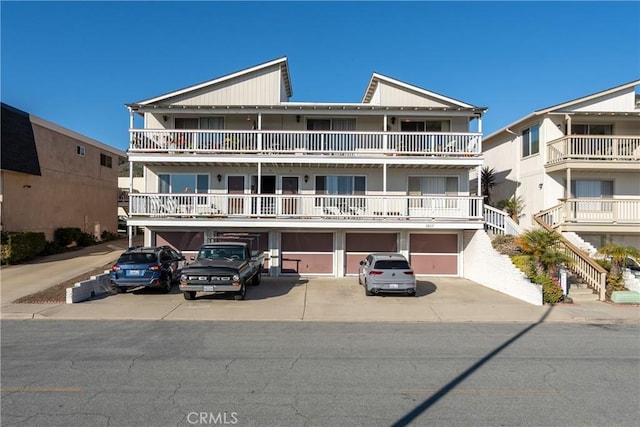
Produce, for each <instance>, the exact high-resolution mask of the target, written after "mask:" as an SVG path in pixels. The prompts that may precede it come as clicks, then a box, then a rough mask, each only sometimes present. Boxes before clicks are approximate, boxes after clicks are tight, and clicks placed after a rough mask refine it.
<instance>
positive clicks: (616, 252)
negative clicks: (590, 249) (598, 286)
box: [598, 243, 640, 275]
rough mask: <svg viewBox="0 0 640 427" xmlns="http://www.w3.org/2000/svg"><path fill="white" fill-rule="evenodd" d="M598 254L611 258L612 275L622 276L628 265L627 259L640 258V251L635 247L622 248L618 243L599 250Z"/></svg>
mask: <svg viewBox="0 0 640 427" xmlns="http://www.w3.org/2000/svg"><path fill="white" fill-rule="evenodd" d="M598 253H601V254H602V255H607V256H609V257H611V274H612V275H620V274H622V269H623V268H624V266H625V265H626V262H627V257H634V258H638V257H640V251H638V249H636V248H634V247H633V246H621V245H618V244H616V243H609V244H608V245H605V246H603V247H601V248H600V249H598Z"/></svg>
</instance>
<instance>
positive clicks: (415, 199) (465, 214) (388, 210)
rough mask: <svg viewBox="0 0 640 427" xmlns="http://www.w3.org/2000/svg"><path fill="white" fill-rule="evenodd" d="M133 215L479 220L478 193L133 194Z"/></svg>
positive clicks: (282, 218)
mask: <svg viewBox="0 0 640 427" xmlns="http://www.w3.org/2000/svg"><path fill="white" fill-rule="evenodd" d="M129 200H130V203H129V215H130V217H131V218H135V219H140V218H141V217H148V218H181V217H183V218H231V219H262V218H265V219H276V220H280V219H281V220H283V222H286V221H287V220H291V219H314V220H318V219H351V220H367V219H368V220H372V221H376V220H383V219H384V220H399V221H400V220H402V221H407V220H409V221H412V220H415V221H436V220H443V221H482V220H483V211H482V202H483V199H482V197H478V196H457V197H454V196H433V197H431V196H426V197H425V196H382V195H375V196H372V195H366V196H365V195H362V196H361V195H357V196H328V195H271V194H269V195H265V194H219V195H218V194H184V195H183V194H157V193H155V194H131V195H130V199H129Z"/></svg>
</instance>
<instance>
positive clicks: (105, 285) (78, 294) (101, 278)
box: [66, 270, 109, 304]
mask: <svg viewBox="0 0 640 427" xmlns="http://www.w3.org/2000/svg"><path fill="white" fill-rule="evenodd" d="M106 292H109V270H105V272H104V273H103V274H99V275H97V276H91V278H90V279H89V280H85V281H82V282H79V283H76V284H75V285H74V286H73V287H72V288H67V295H66V301H67V304H75V303H78V302H82V301H87V300H89V299H91V298H94V297H96V296H98V295H102V294H104V293H106Z"/></svg>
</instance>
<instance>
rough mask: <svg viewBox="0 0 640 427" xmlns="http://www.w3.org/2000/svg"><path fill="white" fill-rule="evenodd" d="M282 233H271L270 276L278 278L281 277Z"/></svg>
mask: <svg viewBox="0 0 640 427" xmlns="http://www.w3.org/2000/svg"><path fill="white" fill-rule="evenodd" d="M280 254H281V252H280V232H279V231H271V232H270V233H269V276H271V277H277V276H279V275H280V266H281V265H282V263H281V262H280V261H281V259H280Z"/></svg>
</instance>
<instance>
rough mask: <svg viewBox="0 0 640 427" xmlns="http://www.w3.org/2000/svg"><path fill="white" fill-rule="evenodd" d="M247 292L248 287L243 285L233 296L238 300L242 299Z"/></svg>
mask: <svg viewBox="0 0 640 427" xmlns="http://www.w3.org/2000/svg"><path fill="white" fill-rule="evenodd" d="M246 294H247V288H246V287H245V286H244V285H242V287H241V288H240V290H239V291H238V292H237V293H236V294H235V295H234V296H233V298H234V299H235V300H236V301H242V300H243V299H244V297H245V295H246Z"/></svg>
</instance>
